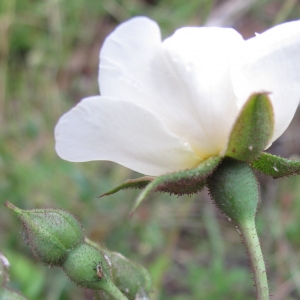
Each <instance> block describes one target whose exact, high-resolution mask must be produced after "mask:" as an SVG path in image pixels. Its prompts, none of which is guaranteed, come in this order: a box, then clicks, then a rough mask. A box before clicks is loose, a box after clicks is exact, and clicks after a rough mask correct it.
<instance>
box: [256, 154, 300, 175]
mask: <svg viewBox="0 0 300 300" xmlns="http://www.w3.org/2000/svg"><path fill="white" fill-rule="evenodd" d="M251 166H252V167H253V168H255V169H256V170H258V171H259V172H261V173H264V174H266V175H268V176H272V177H273V178H280V177H284V176H290V175H299V174H300V160H299V159H297V160H296V159H295V160H292V159H286V158H283V157H280V156H276V155H272V154H269V153H262V154H261V156H260V157H259V158H258V159H256V160H255V161H253V162H252V163H251Z"/></svg>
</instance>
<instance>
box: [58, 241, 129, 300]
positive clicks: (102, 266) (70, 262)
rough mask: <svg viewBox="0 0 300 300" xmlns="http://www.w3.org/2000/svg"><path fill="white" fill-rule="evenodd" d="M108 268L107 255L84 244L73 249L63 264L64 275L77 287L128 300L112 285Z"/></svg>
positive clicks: (109, 266) (119, 299)
mask: <svg viewBox="0 0 300 300" xmlns="http://www.w3.org/2000/svg"><path fill="white" fill-rule="evenodd" d="M110 268H111V265H110V260H109V258H108V257H107V255H105V254H104V253H102V252H101V251H99V250H98V249H97V248H95V247H94V246H91V245H88V244H86V243H82V244H80V245H78V246H77V247H76V248H74V249H73V250H72V251H71V252H70V253H69V255H68V258H67V259H66V261H65V262H64V264H63V269H64V271H65V273H66V275H67V276H68V277H69V278H70V279H71V280H72V281H73V282H74V283H76V284H77V285H79V286H81V287H84V288H89V289H93V290H102V291H104V292H106V293H107V294H108V295H110V296H112V297H114V298H115V299H118V300H125V299H126V300H128V298H126V297H125V296H124V294H122V293H121V292H120V290H119V289H118V288H117V287H116V286H115V285H114V284H113V282H112V280H111V274H110Z"/></svg>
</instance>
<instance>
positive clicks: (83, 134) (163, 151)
mask: <svg viewBox="0 0 300 300" xmlns="http://www.w3.org/2000/svg"><path fill="white" fill-rule="evenodd" d="M55 138H56V151H57V153H58V155H59V156H60V157H61V158H63V159H65V160H69V161H75V162H82V161H90V160H111V161H114V162H117V163H119V164H121V165H123V166H125V167H128V168H130V169H132V170H135V171H137V172H140V173H143V174H148V175H154V176H155V175H161V174H164V173H167V172H172V171H178V170H182V169H188V168H193V167H195V166H197V165H198V164H199V162H200V160H199V158H198V157H196V156H195V154H194V153H193V152H192V151H191V149H190V147H189V146H188V145H187V144H184V143H183V142H182V141H181V140H180V139H179V138H178V137H176V136H175V135H174V134H172V133H171V132H170V131H169V130H168V129H167V128H166V127H165V126H164V125H163V123H162V122H161V120H159V119H158V118H157V117H156V116H155V115H153V114H152V113H150V112H149V111H147V110H145V109H143V108H141V107H139V106H137V105H135V104H133V103H130V102H125V101H118V100H113V99H109V98H106V97H99V96H98V97H96V96H95V97H89V98H86V99H84V100H82V101H81V102H80V103H79V104H78V105H77V106H76V107H74V108H73V109H71V110H70V111H69V112H68V113H66V114H65V115H63V116H62V117H61V119H60V120H59V122H58V124H57V126H56V128H55Z"/></svg>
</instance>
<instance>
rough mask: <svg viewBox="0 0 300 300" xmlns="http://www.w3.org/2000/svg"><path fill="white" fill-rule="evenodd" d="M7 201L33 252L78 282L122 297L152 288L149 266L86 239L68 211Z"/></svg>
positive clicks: (128, 296)
mask: <svg viewBox="0 0 300 300" xmlns="http://www.w3.org/2000/svg"><path fill="white" fill-rule="evenodd" d="M5 205H6V206H7V207H8V208H10V209H11V210H12V211H13V212H14V213H15V214H16V215H17V216H18V218H19V219H20V220H21V221H22V223H23V227H24V231H25V237H26V242H27V243H28V244H29V246H30V249H31V251H32V253H33V254H34V255H35V256H36V257H37V258H38V259H39V260H40V261H41V262H42V263H44V264H45V265H48V266H58V267H61V268H63V270H64V272H65V273H66V275H67V276H68V277H69V278H70V280H71V281H73V282H74V283H75V284H77V285H78V286H81V287H84V288H89V289H93V290H101V291H104V292H105V293H106V294H108V295H109V296H108V297H110V296H111V297H112V299H120V300H125V299H129V300H130V299H132V300H134V299H137V295H138V293H141V291H143V292H145V293H146V294H147V293H148V292H149V291H150V289H151V279H150V275H149V274H148V272H147V271H146V269H144V268H143V267H142V266H140V265H138V264H134V263H133V262H131V261H129V260H128V259H126V258H124V257H123V256H121V255H120V254H118V253H115V252H111V251H108V250H106V249H100V248H99V246H98V245H96V244H94V243H92V242H90V241H89V240H87V239H85V237H84V234H83V228H82V226H81V224H80V223H79V222H78V220H77V219H76V218H75V217H74V216H73V215H71V214H70V213H69V212H67V211H64V210H61V209H34V210H22V209H20V208H18V207H16V206H14V205H13V204H11V203H9V202H6V203H5ZM125 295H126V296H125ZM144 299H147V297H146V298H144Z"/></svg>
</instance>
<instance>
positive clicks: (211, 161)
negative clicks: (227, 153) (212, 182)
mask: <svg viewBox="0 0 300 300" xmlns="http://www.w3.org/2000/svg"><path fill="white" fill-rule="evenodd" d="M221 159H222V158H221V157H220V156H213V157H210V158H208V159H207V160H205V161H203V162H202V163H200V164H199V166H198V167H196V168H194V169H188V170H184V171H179V172H174V173H170V174H165V175H162V176H159V177H157V178H156V179H155V180H153V181H152V182H151V183H149V184H148V185H147V186H146V188H145V189H144V190H143V191H142V192H141V194H140V195H139V197H138V198H137V200H136V202H135V204H134V206H133V208H132V210H131V212H130V215H132V214H133V212H134V211H135V210H136V209H137V208H138V206H139V205H140V204H141V202H142V201H143V200H144V199H145V198H146V197H147V196H148V195H149V194H150V193H151V192H166V193H170V194H175V195H178V196H181V195H192V194H195V193H198V192H199V191H201V190H202V189H203V187H204V186H205V183H206V179H207V177H208V176H209V175H211V174H212V173H213V171H214V170H215V169H216V168H217V166H218V165H219V163H220V161H221Z"/></svg>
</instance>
